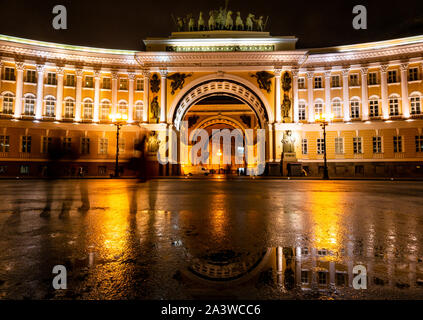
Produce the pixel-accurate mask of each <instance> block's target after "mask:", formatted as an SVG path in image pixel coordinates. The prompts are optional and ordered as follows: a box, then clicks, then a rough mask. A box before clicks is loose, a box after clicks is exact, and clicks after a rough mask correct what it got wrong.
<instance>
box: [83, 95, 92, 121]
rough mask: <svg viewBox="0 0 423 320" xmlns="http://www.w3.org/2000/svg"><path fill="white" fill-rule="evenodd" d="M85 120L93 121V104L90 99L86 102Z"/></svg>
mask: <svg viewBox="0 0 423 320" xmlns="http://www.w3.org/2000/svg"><path fill="white" fill-rule="evenodd" d="M84 119H86V120H92V119H93V102H92V101H91V100H89V99H87V100H85V101H84Z"/></svg>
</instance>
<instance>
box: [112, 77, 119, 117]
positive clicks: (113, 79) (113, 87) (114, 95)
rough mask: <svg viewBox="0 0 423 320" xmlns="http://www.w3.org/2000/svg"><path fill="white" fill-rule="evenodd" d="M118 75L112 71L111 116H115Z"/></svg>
mask: <svg viewBox="0 0 423 320" xmlns="http://www.w3.org/2000/svg"><path fill="white" fill-rule="evenodd" d="M117 81H118V73H117V72H116V71H112V114H116V113H117V110H118V107H117V91H118V83H117Z"/></svg>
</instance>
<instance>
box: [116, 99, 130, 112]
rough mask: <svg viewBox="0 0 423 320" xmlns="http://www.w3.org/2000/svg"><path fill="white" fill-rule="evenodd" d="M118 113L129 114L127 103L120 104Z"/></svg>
mask: <svg viewBox="0 0 423 320" xmlns="http://www.w3.org/2000/svg"><path fill="white" fill-rule="evenodd" d="M118 112H119V113H121V114H127V112H128V105H127V104H126V102H125V101H121V102H119V108H118Z"/></svg>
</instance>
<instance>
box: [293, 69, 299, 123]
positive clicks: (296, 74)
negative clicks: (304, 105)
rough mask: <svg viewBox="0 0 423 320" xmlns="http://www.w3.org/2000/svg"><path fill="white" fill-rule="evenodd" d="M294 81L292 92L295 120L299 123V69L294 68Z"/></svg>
mask: <svg viewBox="0 0 423 320" xmlns="http://www.w3.org/2000/svg"><path fill="white" fill-rule="evenodd" d="M292 81H293V83H292V93H293V96H294V122H295V123H298V122H299V117H298V69H293V70H292Z"/></svg>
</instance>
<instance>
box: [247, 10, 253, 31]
mask: <svg viewBox="0 0 423 320" xmlns="http://www.w3.org/2000/svg"><path fill="white" fill-rule="evenodd" d="M245 24H246V27H247V31H253V28H254V15H253V14H252V13H250V14H249V15H248V16H247V19H246V20H245Z"/></svg>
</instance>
